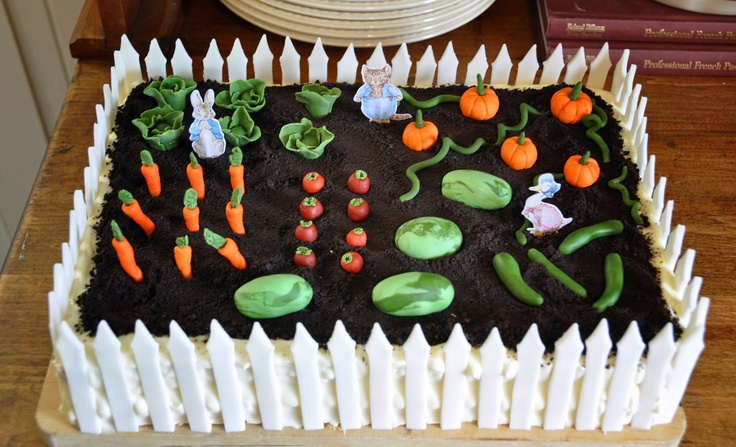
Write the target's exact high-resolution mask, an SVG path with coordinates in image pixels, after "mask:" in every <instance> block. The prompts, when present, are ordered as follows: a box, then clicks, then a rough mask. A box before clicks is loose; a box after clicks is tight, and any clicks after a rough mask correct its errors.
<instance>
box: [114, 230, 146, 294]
mask: <svg viewBox="0 0 736 447" xmlns="http://www.w3.org/2000/svg"><path fill="white" fill-rule="evenodd" d="M110 227H111V228H112V236H113V238H112V246H113V248H114V249H115V253H117V255H118V261H120V267H122V268H123V271H124V272H125V273H126V274H127V275H128V276H130V277H131V278H133V281H135V282H141V281H143V271H142V270H141V268H140V267H138V264H137V263H136V262H135V252H134V251H133V246H132V245H130V242H128V240H127V239H126V238H125V236H123V232H122V231H121V230H120V227H119V226H118V223H117V222H115V221H114V220H113V221H111V222H110Z"/></svg>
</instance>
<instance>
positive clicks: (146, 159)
mask: <svg viewBox="0 0 736 447" xmlns="http://www.w3.org/2000/svg"><path fill="white" fill-rule="evenodd" d="M141 163H142V164H144V165H146V166H151V165H153V157H152V156H151V153H150V152H148V151H147V150H145V149H144V150H142V151H141Z"/></svg>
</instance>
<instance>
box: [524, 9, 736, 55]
mask: <svg viewBox="0 0 736 447" xmlns="http://www.w3.org/2000/svg"><path fill="white" fill-rule="evenodd" d="M537 6H538V8H539V16H540V20H541V26H542V28H543V31H544V33H545V34H546V36H547V37H548V38H553V39H578V40H581V39H584V40H589V41H590V40H598V41H608V42H612V41H617V40H621V41H628V42H672V43H685V42H691V43H701V44H703V43H708V44H714V43H715V44H730V45H736V16H727V15H715V14H701V13H697V12H690V11H684V10H681V9H677V8H673V7H670V6H667V5H663V4H661V3H657V2H655V1H653V0H537Z"/></svg>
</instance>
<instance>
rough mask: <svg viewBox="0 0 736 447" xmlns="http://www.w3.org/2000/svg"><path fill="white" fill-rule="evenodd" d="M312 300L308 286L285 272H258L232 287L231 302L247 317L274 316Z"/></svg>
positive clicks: (286, 312)
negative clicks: (233, 300) (263, 274)
mask: <svg viewBox="0 0 736 447" xmlns="http://www.w3.org/2000/svg"><path fill="white" fill-rule="evenodd" d="M310 301H312V286H310V285H309V283H308V282H307V281H306V280H305V279H304V278H302V277H300V276H297V275H292V274H288V273H277V274H274V275H267V276H261V277H260V278H256V279H254V280H252V281H249V282H247V283H245V284H243V285H242V286H240V288H239V289H238V290H236V291H235V306H236V307H237V308H238V310H239V311H240V313H242V314H243V315H245V316H247V317H250V318H258V319H260V318H276V317H280V316H282V315H287V314H290V313H294V312H298V311H300V310H302V309H304V308H305V307H307V305H308V304H309V302H310Z"/></svg>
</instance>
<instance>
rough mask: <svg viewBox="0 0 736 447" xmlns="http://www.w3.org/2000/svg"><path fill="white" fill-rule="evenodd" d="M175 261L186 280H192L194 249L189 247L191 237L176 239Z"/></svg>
mask: <svg viewBox="0 0 736 447" xmlns="http://www.w3.org/2000/svg"><path fill="white" fill-rule="evenodd" d="M174 260H175V261H176V268H178V269H179V271H180V272H181V274H182V276H183V277H184V279H192V247H191V246H189V236H183V237H178V238H176V247H174Z"/></svg>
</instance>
